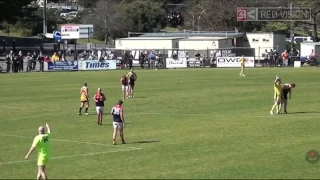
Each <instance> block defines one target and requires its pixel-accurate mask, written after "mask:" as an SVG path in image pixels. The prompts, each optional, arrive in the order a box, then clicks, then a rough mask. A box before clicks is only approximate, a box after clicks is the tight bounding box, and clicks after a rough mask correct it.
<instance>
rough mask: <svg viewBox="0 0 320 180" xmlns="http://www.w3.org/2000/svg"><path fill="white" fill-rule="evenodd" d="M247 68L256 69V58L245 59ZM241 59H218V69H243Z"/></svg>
mask: <svg viewBox="0 0 320 180" xmlns="http://www.w3.org/2000/svg"><path fill="white" fill-rule="evenodd" d="M244 58H245V60H246V62H245V67H254V57H244ZM240 59H241V57H217V67H241V64H240Z"/></svg>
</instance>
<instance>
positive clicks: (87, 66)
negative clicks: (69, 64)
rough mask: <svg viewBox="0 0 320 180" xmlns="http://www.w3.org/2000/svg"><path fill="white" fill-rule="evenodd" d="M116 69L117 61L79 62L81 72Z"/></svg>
mask: <svg viewBox="0 0 320 180" xmlns="http://www.w3.org/2000/svg"><path fill="white" fill-rule="evenodd" d="M112 69H117V60H104V61H102V62H100V61H98V60H87V61H82V62H81V70H83V71H88V70H112Z"/></svg>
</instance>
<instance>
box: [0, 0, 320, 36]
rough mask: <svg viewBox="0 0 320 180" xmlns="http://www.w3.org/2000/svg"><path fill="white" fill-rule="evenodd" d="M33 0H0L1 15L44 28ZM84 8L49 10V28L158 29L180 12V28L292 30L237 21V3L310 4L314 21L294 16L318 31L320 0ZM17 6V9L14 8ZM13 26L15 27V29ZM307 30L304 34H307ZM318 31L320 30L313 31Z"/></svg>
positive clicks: (112, 0) (152, 2)
mask: <svg viewBox="0 0 320 180" xmlns="http://www.w3.org/2000/svg"><path fill="white" fill-rule="evenodd" d="M31 1H32V0H23V1H22V0H10V1H4V0H0V4H1V6H0V10H2V11H1V12H2V13H1V15H0V20H2V22H3V21H4V20H6V21H7V22H8V23H9V24H13V23H16V26H15V27H14V28H16V29H17V28H18V29H22V30H23V29H25V30H26V31H27V34H32V35H34V34H37V33H41V32H42V12H41V10H38V9H32V8H31V9H30V8H29V9H26V8H23V7H25V6H26V5H28V4H30V2H31ZM77 2H78V4H79V5H80V6H82V7H83V8H84V10H83V11H80V12H79V13H78V17H77V18H75V19H73V20H72V21H70V22H64V21H63V20H62V19H61V17H60V16H59V13H58V12H56V11H55V10H51V9H50V10H48V16H47V17H48V32H50V31H52V30H55V29H56V28H57V24H62V23H77V24H81V23H83V24H94V27H95V36H96V37H97V38H99V39H101V40H105V41H108V40H109V39H110V38H112V39H114V38H119V37H124V36H126V35H127V33H128V31H131V32H158V31H160V30H161V29H163V28H164V27H165V26H168V24H167V22H168V21H167V17H168V15H169V14H170V13H173V12H178V14H181V15H182V16H183V20H184V23H183V24H181V26H182V27H180V24H179V26H178V28H182V29H186V30H195V31H196V30H198V27H199V30H200V31H226V30H227V31H229V30H235V28H237V29H238V30H239V31H249V32H250V31H260V30H262V31H268V32H274V31H279V30H280V31H289V30H290V29H291V22H238V21H237V18H236V17H237V7H288V6H289V3H290V2H292V3H293V6H294V7H310V8H311V9H312V22H295V23H294V26H295V27H294V29H295V30H296V31H300V32H307V33H308V32H309V31H310V28H312V29H313V31H314V32H316V30H317V24H318V23H319V22H320V20H319V19H320V18H318V17H319V15H320V1H317V0H290V1H288V0H214V1H209V0H163V1H156V0H90V1H89V0H77ZM12 9H14V11H13V10H12ZM14 28H13V29H14ZM307 33H306V34H307ZM313 35H314V36H315V37H316V35H317V34H313Z"/></svg>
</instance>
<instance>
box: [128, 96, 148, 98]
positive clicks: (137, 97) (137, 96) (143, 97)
mask: <svg viewBox="0 0 320 180" xmlns="http://www.w3.org/2000/svg"><path fill="white" fill-rule="evenodd" d="M145 98H147V97H145V96H137V97H134V98H132V99H145Z"/></svg>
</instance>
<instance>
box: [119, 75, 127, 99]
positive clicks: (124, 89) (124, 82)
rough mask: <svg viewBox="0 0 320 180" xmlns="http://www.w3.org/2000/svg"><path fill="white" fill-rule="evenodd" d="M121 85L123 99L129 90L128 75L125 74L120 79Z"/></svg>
mask: <svg viewBox="0 0 320 180" xmlns="http://www.w3.org/2000/svg"><path fill="white" fill-rule="evenodd" d="M120 82H121V86H122V99H126V97H127V93H128V92H127V91H128V78H127V76H126V75H123V76H122V78H121V79H120Z"/></svg>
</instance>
